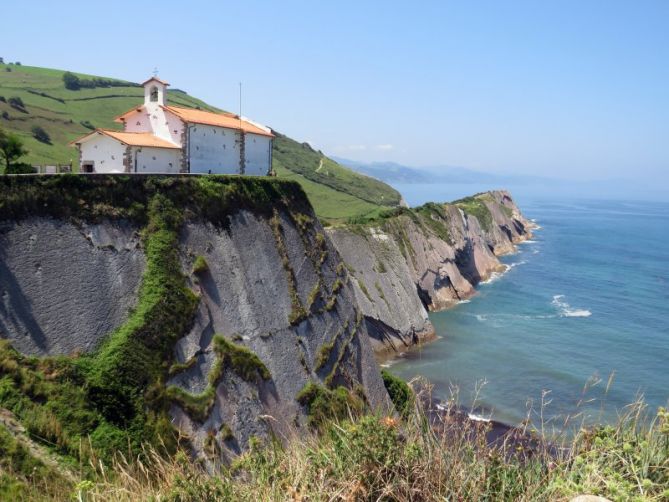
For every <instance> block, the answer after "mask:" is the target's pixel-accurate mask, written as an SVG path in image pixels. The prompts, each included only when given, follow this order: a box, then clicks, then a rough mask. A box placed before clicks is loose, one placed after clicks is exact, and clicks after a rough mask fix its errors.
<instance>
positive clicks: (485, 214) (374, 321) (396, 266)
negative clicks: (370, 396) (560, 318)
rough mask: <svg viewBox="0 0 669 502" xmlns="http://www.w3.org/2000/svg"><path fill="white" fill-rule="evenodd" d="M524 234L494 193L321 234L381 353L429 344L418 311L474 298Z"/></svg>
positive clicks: (518, 218)
mask: <svg viewBox="0 0 669 502" xmlns="http://www.w3.org/2000/svg"><path fill="white" fill-rule="evenodd" d="M531 228H532V223H531V222H529V221H527V220H526V219H525V218H524V217H523V216H522V214H521V212H520V210H519V209H518V208H517V206H516V204H515V203H514V201H513V199H512V198H511V195H510V194H509V193H508V192H506V191H494V192H486V193H483V194H479V195H477V196H475V197H470V198H467V199H463V200H462V201H457V202H454V203H451V204H426V205H425V206H422V207H420V208H416V209H412V210H402V211H399V212H398V214H396V215H394V216H391V217H389V218H385V219H381V220H378V221H375V222H372V223H369V224H365V225H350V226H348V227H336V228H332V229H329V230H328V235H329V236H330V238H331V239H332V241H333V243H334V245H335V247H336V248H337V250H338V251H339V253H340V254H341V256H342V257H343V259H344V261H345V262H346V263H347V264H348V265H349V267H350V268H351V273H352V275H353V276H354V277H355V280H354V281H352V282H353V287H354V288H355V294H356V298H357V300H358V303H359V305H360V306H361V309H362V312H363V315H364V317H365V320H366V323H367V324H368V329H369V331H370V333H371V335H372V337H373V340H374V345H375V348H376V350H377V352H379V353H383V352H385V351H397V350H401V349H402V348H405V347H408V346H410V345H412V344H414V343H416V342H420V341H421V340H423V339H426V338H429V337H430V336H431V335H432V334H433V333H434V330H433V328H432V326H431V324H430V322H429V320H428V319H427V313H426V311H425V308H427V309H429V310H441V309H445V308H448V307H451V306H453V305H455V304H456V303H457V302H459V301H462V300H464V299H467V298H469V297H471V296H472V295H473V294H475V287H476V285H477V284H478V283H480V282H481V281H484V280H486V279H488V278H490V276H491V275H492V274H493V273H496V272H501V271H503V270H504V266H503V265H502V264H501V263H500V261H499V259H498V256H500V255H503V254H507V253H512V252H513V251H514V250H515V245H516V244H517V243H518V242H520V241H522V240H524V239H527V238H529V237H530V236H531ZM421 302H422V305H424V307H425V308H421V306H420V305H421Z"/></svg>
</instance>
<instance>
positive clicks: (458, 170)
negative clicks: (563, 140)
mask: <svg viewBox="0 0 669 502" xmlns="http://www.w3.org/2000/svg"><path fill="white" fill-rule="evenodd" d="M331 158H332V159H334V160H335V161H337V162H338V163H339V164H342V165H345V166H348V167H350V168H351V169H354V170H356V171H358V172H360V173H363V174H366V175H368V176H373V177H374V178H377V179H379V180H382V181H385V182H386V183H393V182H394V183H435V182H439V183H458V184H480V183H489V184H491V185H496V186H501V185H508V184H515V185H519V184H534V183H546V182H548V181H550V180H549V179H548V178H542V177H540V176H524V175H500V174H492V173H486V172H484V171H476V170H474V169H468V168H466V167H458V166H429V167H410V166H404V165H402V164H397V163H396V162H368V163H367V162H358V161H355V160H350V159H343V158H341V157H331Z"/></svg>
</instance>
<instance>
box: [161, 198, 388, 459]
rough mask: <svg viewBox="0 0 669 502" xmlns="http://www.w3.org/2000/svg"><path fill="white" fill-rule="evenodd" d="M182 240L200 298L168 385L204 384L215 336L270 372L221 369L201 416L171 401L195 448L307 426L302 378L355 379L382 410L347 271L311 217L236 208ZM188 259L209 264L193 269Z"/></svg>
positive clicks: (204, 450) (232, 444)
mask: <svg viewBox="0 0 669 502" xmlns="http://www.w3.org/2000/svg"><path fill="white" fill-rule="evenodd" d="M181 248H182V258H183V266H184V271H185V272H188V274H189V277H190V282H191V287H192V288H193V290H194V291H196V292H197V294H198V296H199V298H200V300H199V307H198V311H197V314H196V318H195V322H194V325H193V328H192V329H191V331H190V332H189V333H188V334H186V336H184V337H183V338H181V339H180V340H179V341H178V342H177V344H176V346H175V353H176V360H177V363H181V364H183V365H185V366H186V368H185V369H184V370H183V371H179V372H175V373H174V374H173V376H172V377H171V379H170V380H169V381H168V385H175V386H178V387H179V388H181V389H183V390H184V391H185V392H187V393H189V394H201V393H203V392H205V390H206V387H207V385H208V382H209V380H208V375H211V373H212V371H213V370H212V367H213V366H214V365H215V363H216V360H217V354H216V351H215V347H214V340H213V339H214V336H215V334H221V335H223V336H225V337H226V338H229V339H230V340H231V341H233V342H234V343H236V344H241V345H243V346H244V347H247V348H249V349H250V350H251V351H252V352H253V353H255V354H256V355H257V356H258V357H259V359H260V360H261V361H262V362H263V364H264V365H265V366H266V367H267V370H268V371H269V374H270V375H271V377H270V378H269V379H266V380H262V381H251V382H249V381H247V380H245V379H244V378H243V376H240V375H238V374H235V372H225V374H224V375H223V377H222V379H221V380H220V382H218V384H217V385H216V389H215V398H214V400H213V402H212V403H211V406H210V407H209V409H208V410H205V412H204V413H203V415H202V416H201V417H200V419H199V420H198V419H195V417H193V415H192V414H189V412H188V410H187V409H184V408H183V407H182V406H180V405H179V403H176V404H175V405H174V406H173V408H172V416H173V418H174V423H175V424H176V426H177V427H178V428H179V429H180V430H181V431H182V432H183V433H184V434H186V435H188V436H189V437H190V438H191V440H192V444H193V447H194V451H195V452H196V453H197V455H198V456H201V457H202V458H204V459H207V458H209V455H210V450H211V448H212V444H215V445H216V448H217V449H218V451H220V452H221V454H222V455H223V456H229V455H230V454H233V453H238V452H239V451H240V450H241V449H243V448H244V447H245V446H246V445H247V444H248V441H249V440H250V438H251V437H253V436H259V437H263V438H267V437H268V436H269V435H270V434H273V435H276V436H277V437H288V436H290V435H291V434H292V433H293V432H294V431H295V429H296V427H300V426H305V422H306V416H305V413H304V407H303V406H302V405H301V404H299V403H298V401H297V400H296V396H297V395H298V393H299V392H300V391H301V390H302V389H303V388H304V387H305V385H307V383H308V382H310V381H312V382H323V383H324V384H325V382H328V383H329V385H330V386H338V385H343V386H345V387H346V388H352V387H357V388H358V389H360V390H362V392H363V394H364V399H365V400H366V401H367V403H368V404H369V405H370V406H371V407H372V408H373V409H386V410H388V409H389V408H390V404H389V401H388V397H387V393H386V391H385V388H384V386H383V382H382V380H381V378H380V376H379V371H378V367H377V365H376V363H375V360H374V354H373V351H372V348H371V346H370V343H369V337H368V335H367V327H366V325H365V324H364V323H363V322H362V317H361V315H360V314H359V307H358V305H357V303H356V300H355V295H354V293H353V290H352V287H351V284H350V279H349V274H348V272H347V270H346V269H345V267H344V266H343V265H342V261H341V259H340V257H339V255H338V253H337V252H336V250H335V249H334V248H333V247H332V246H331V244H330V243H329V242H328V241H327V239H326V238H325V236H324V234H323V231H322V228H321V227H320V224H319V223H318V222H317V220H316V219H315V218H313V215H312V217H311V218H309V220H308V221H305V220H303V221H302V227H301V228H300V225H296V224H295V222H294V221H293V219H292V218H291V217H290V215H288V214H287V213H285V212H277V213H276V214H275V215H274V216H273V217H272V218H270V219H267V218H263V217H258V216H257V215H255V214H253V213H251V212H248V211H240V212H238V213H236V214H235V215H234V216H232V217H231V218H230V222H229V226H228V227H227V229H223V228H216V227H215V226H213V225H211V224H210V223H206V222H189V223H188V224H186V225H185V226H184V228H183V230H182V234H181ZM198 257H200V258H198ZM196 260H200V262H201V263H203V262H204V263H206V264H207V267H206V270H203V271H199V272H198V273H196V274H193V273H190V270H192V269H193V264H194V262H195V261H196Z"/></svg>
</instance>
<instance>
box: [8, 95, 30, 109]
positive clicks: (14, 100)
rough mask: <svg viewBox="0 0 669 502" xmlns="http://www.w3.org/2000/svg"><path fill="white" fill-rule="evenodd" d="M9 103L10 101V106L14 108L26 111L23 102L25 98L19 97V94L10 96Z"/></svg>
mask: <svg viewBox="0 0 669 502" xmlns="http://www.w3.org/2000/svg"><path fill="white" fill-rule="evenodd" d="M7 103H8V104H9V106H11V107H12V108H15V109H17V110H19V111H21V112H25V111H26V105H25V104H23V100H22V99H21V98H19V97H18V96H13V97H11V98H9V99H8V100H7Z"/></svg>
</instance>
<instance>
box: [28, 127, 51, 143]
mask: <svg viewBox="0 0 669 502" xmlns="http://www.w3.org/2000/svg"><path fill="white" fill-rule="evenodd" d="M30 131H31V132H32V133H33V138H35V139H36V140H37V141H39V142H40V143H46V144H47V145H50V144H51V137H50V136H49V133H48V132H46V131H45V130H44V129H43V128H41V127H40V126H33V128H32V129H31V130H30Z"/></svg>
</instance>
